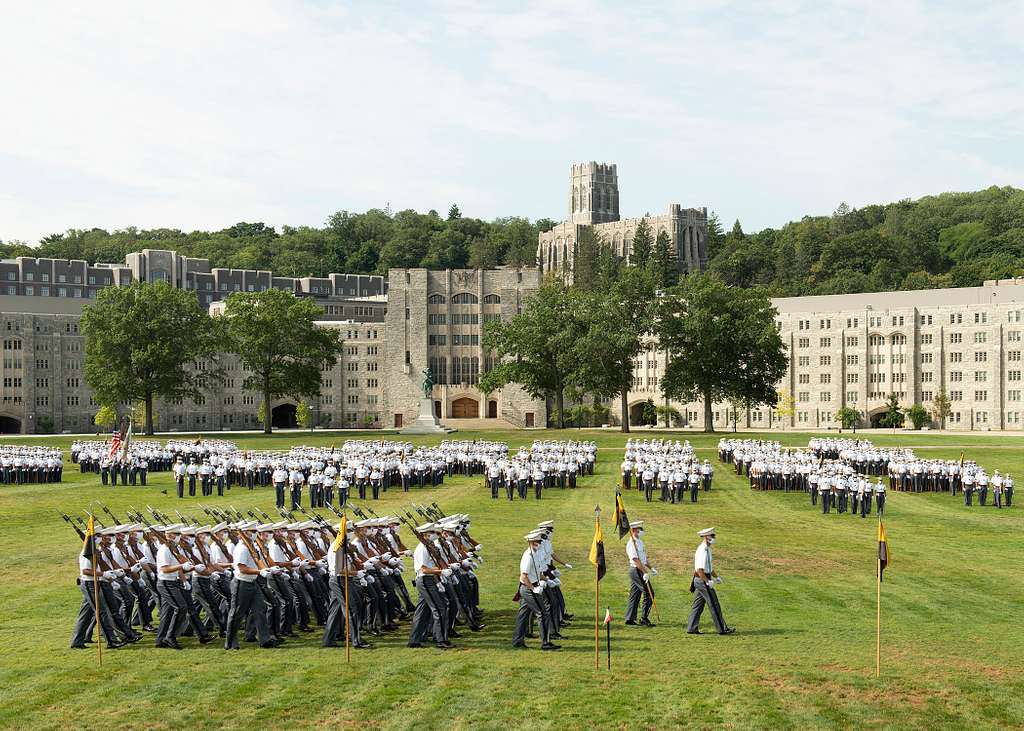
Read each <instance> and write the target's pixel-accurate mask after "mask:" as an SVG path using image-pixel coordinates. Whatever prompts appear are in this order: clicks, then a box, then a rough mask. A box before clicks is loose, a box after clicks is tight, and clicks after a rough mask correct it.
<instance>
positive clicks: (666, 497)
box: [619, 439, 715, 505]
mask: <svg viewBox="0 0 1024 731" xmlns="http://www.w3.org/2000/svg"><path fill="white" fill-rule="evenodd" d="M619 471H620V474H621V475H622V489H623V490H624V491H625V490H630V489H632V488H633V486H634V485H635V486H636V489H637V490H640V491H641V492H643V494H644V497H645V499H646V500H647V502H651V501H652V500H653V498H654V495H655V494H656V493H658V494H659V498H658V499H659V500H661V501H662V502H666V503H672V504H673V505H675V504H677V503H682V502H684V500H685V496H686V495H687V493H689V501H690V502H691V503H695V502H697V495H698V494H699V493H700V492H701V490H703V491H704V492H708V491H709V490H710V489H711V481H712V478H713V477H714V473H715V471H714V468H713V467H712V466H711V463H710V462H709V461H708V460H704V462H703V463H701V461H700V460H699V459H697V457H696V455H695V453H694V450H693V447H692V446H691V445H690V442H689V440H687V441H685V442H683V443H680V442H679V440H676V441H674V442H673V441H672V440H671V439H627V440H626V449H625V455H624V456H623V459H622V465H621V467H620V470H619Z"/></svg>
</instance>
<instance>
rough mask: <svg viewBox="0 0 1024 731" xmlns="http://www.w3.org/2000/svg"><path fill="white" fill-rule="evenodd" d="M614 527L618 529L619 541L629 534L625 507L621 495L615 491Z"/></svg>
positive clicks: (617, 490)
mask: <svg viewBox="0 0 1024 731" xmlns="http://www.w3.org/2000/svg"><path fill="white" fill-rule="evenodd" d="M615 525H616V526H617V527H618V529H619V540H620V541H621V540H622V537H623V536H624V535H626V534H627V533H629V516H627V515H626V506H625V505H624V504H623V503H622V493H621V492H620V491H619V489H618V488H616V489H615Z"/></svg>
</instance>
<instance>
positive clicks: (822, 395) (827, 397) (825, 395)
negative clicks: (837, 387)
mask: <svg viewBox="0 0 1024 731" xmlns="http://www.w3.org/2000/svg"><path fill="white" fill-rule="evenodd" d="M818 400H819V401H831V400H832V394H831V393H829V392H828V391H822V392H821V393H820V394H819V399H818Z"/></svg>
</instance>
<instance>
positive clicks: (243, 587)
mask: <svg viewBox="0 0 1024 731" xmlns="http://www.w3.org/2000/svg"><path fill="white" fill-rule="evenodd" d="M250 612H251V613H252V614H251V616H250ZM246 617H249V619H248V622H251V623H252V624H253V625H254V626H255V628H256V632H257V633H258V634H259V639H260V644H261V645H265V644H266V643H267V642H269V641H270V631H269V628H268V627H267V607H266V601H264V599H263V592H262V591H261V590H260V588H259V587H258V586H256V582H255V581H239V580H238V579H235V580H234V581H232V582H231V609H230V610H229V611H228V626H227V639H226V640H225V641H224V649H225V650H231V649H233V648H236V647H238V626H239V625H240V624H241V623H242V620H243V619H246Z"/></svg>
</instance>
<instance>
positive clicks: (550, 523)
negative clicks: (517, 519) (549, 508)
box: [537, 520, 555, 528]
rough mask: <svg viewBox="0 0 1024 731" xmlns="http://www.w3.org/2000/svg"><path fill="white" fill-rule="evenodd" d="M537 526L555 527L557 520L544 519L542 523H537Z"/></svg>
mask: <svg viewBox="0 0 1024 731" xmlns="http://www.w3.org/2000/svg"><path fill="white" fill-rule="evenodd" d="M537 527H538V528H554V527H555V521H553V520H543V521H541V522H540V523H537Z"/></svg>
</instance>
